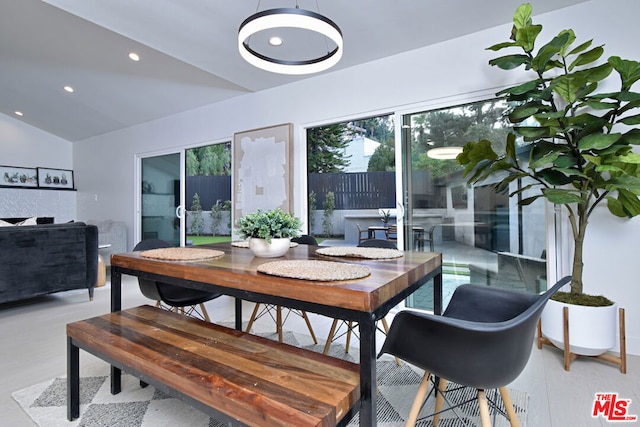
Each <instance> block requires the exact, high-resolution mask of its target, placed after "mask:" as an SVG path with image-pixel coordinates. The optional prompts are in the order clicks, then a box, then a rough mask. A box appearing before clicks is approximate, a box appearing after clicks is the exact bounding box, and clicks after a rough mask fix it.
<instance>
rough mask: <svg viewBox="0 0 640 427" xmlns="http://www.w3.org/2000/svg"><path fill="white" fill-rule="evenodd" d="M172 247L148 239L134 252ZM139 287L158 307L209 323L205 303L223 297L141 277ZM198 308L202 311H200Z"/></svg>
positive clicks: (139, 244)
mask: <svg viewBox="0 0 640 427" xmlns="http://www.w3.org/2000/svg"><path fill="white" fill-rule="evenodd" d="M170 247H172V245H171V244H169V243H168V242H165V241H164V240H160V239H147V240H143V241H141V242H140V243H138V244H137V245H136V246H135V247H134V248H133V250H134V251H146V250H150V249H159V248H170ZM138 285H139V286H140V292H142V295H144V296H145V297H147V298H150V299H152V300H154V301H156V307H160V308H164V309H166V310H170V311H175V312H177V313H181V314H184V315H187V316H191V317H195V318H196V319H201V320H205V321H207V322H210V321H211V320H210V319H209V313H207V309H206V308H205V306H204V303H205V302H207V301H211V300H212V299H215V298H218V297H219V296H220V295H221V294H219V293H218V292H205V291H199V290H197V289H190V288H185V287H182V286H177V285H171V284H168V283H162V282H156V281H154V280H148V279H143V278H140V277H139V278H138ZM163 303H164V305H163ZM198 308H199V310H200V311H198Z"/></svg>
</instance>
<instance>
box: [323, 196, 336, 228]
mask: <svg viewBox="0 0 640 427" xmlns="http://www.w3.org/2000/svg"><path fill="white" fill-rule="evenodd" d="M335 207H336V197H335V194H334V193H333V191H329V192H328V193H327V196H326V199H325V201H324V203H323V204H322V208H323V209H324V215H323V217H322V231H323V232H324V234H325V236H327V237H328V236H332V235H333V210H334V209H335Z"/></svg>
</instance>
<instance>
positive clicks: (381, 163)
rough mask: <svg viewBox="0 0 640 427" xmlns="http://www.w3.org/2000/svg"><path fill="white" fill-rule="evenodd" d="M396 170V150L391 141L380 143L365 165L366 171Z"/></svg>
mask: <svg viewBox="0 0 640 427" xmlns="http://www.w3.org/2000/svg"><path fill="white" fill-rule="evenodd" d="M395 170H396V150H395V147H394V142H393V141H387V142H385V143H382V144H380V145H379V146H378V148H376V151H374V152H373V154H372V155H371V158H370V159H369V165H368V166H367V171H368V172H378V171H379V172H393V171H395Z"/></svg>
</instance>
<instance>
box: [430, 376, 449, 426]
mask: <svg viewBox="0 0 640 427" xmlns="http://www.w3.org/2000/svg"><path fill="white" fill-rule="evenodd" d="M447 384H449V381H447V380H445V379H444V378H439V379H438V392H437V393H436V407H435V409H434V410H433V412H435V414H436V415H434V416H433V427H438V423H439V422H440V414H439V413H438V412H440V411H442V407H443V406H444V393H445V391H446V390H447Z"/></svg>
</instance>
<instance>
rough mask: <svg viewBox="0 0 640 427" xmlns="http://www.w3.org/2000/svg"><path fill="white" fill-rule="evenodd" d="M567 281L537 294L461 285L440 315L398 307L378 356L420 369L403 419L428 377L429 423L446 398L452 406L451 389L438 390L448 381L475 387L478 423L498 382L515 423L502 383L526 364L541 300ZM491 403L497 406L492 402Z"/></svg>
mask: <svg viewBox="0 0 640 427" xmlns="http://www.w3.org/2000/svg"><path fill="white" fill-rule="evenodd" d="M570 281H571V277H565V278H563V279H562V280H560V281H559V282H558V283H556V284H555V285H554V286H553V287H552V288H551V289H549V290H548V291H546V292H545V293H544V294H542V295H537V294H531V293H526V292H518V291H512V290H506V289H496V288H490V287H484V286H475V285H462V286H459V287H458V288H456V290H455V292H454V293H453V296H452V297H451V301H450V302H449V305H448V306H447V309H446V310H445V312H444V314H443V315H442V316H438V315H432V314H427V313H419V312H413V311H401V312H400V313H398V314H397V315H396V316H395V318H394V320H393V323H392V324H391V329H390V330H389V333H388V335H387V339H386V340H385V342H384V344H383V346H382V350H381V351H380V353H379V355H378V357H380V356H381V355H382V354H384V353H388V354H391V355H394V356H396V357H399V358H401V359H403V360H405V361H407V362H408V363H411V364H412V365H414V366H417V367H419V368H421V369H424V371H425V372H424V376H423V379H422V382H421V384H420V386H419V388H418V392H417V395H416V397H415V400H414V402H413V406H412V407H411V410H410V412H409V416H408V418H407V421H406V425H407V426H413V425H415V423H416V420H417V418H418V414H419V412H420V409H421V408H422V406H423V404H424V401H425V395H426V394H427V389H428V388H429V382H432V383H433V384H434V388H435V387H436V386H437V388H438V392H437V393H436V394H437V398H436V405H435V412H434V414H432V415H434V419H433V425H434V426H437V424H438V421H439V414H440V412H441V410H442V408H443V404H444V401H445V400H446V401H447V402H448V405H449V406H450V408H448V409H454V410H455V407H451V403H449V400H447V396H446V395H447V393H449V392H450V391H451V390H449V391H446V392H443V391H444V390H446V386H447V382H448V381H451V382H453V383H456V384H458V385H460V386H462V387H473V388H475V389H477V399H478V403H479V405H480V419H481V421H482V426H483V427H488V426H490V425H491V416H490V413H489V402H488V399H487V395H486V392H485V390H488V389H496V388H497V389H498V390H499V391H500V396H501V397H502V401H503V403H504V407H505V410H506V414H503V415H506V416H507V417H508V419H509V420H510V423H511V425H512V426H517V425H518V420H517V417H516V414H515V411H514V409H513V405H512V404H511V399H510V397H509V393H508V391H507V387H506V386H507V384H509V383H511V382H512V381H513V380H515V379H516V378H517V377H518V376H519V375H520V373H521V372H522V370H523V369H524V367H525V366H526V365H527V362H528V360H529V356H530V355H531V348H532V346H533V342H534V335H535V331H536V326H537V323H538V319H539V318H540V314H541V312H542V309H543V308H544V306H545V304H546V303H547V301H548V300H549V298H551V296H552V295H553V294H554V293H555V292H556V291H558V290H559V289H560V288H561V287H563V286H564V285H566V284H568V283H569V282H570ZM437 379H439V380H437ZM436 382H437V384H436ZM433 390H434V389H432V391H431V393H429V396H430V395H431V394H432V393H433ZM429 396H427V399H428V397H429ZM465 403H467V402H465ZM490 403H491V405H492V406H493V407H494V408H496V405H495V402H490ZM448 409H447V410H448ZM495 413H496V411H494V417H495Z"/></svg>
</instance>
